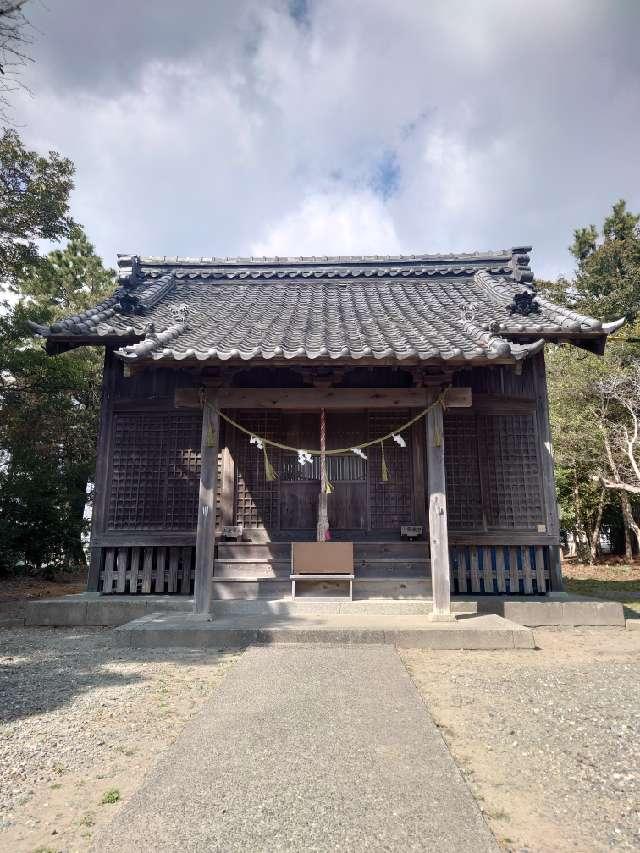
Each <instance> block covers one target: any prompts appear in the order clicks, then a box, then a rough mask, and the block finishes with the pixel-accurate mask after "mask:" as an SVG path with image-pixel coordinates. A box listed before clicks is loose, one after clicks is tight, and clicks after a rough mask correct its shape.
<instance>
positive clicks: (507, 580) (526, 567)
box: [450, 545, 553, 595]
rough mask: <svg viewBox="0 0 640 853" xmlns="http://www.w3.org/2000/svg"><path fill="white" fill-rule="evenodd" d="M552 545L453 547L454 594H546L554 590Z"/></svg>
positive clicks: (452, 582) (451, 549)
mask: <svg viewBox="0 0 640 853" xmlns="http://www.w3.org/2000/svg"><path fill="white" fill-rule="evenodd" d="M551 547H553V546H549V545H453V546H452V547H451V548H450V565H451V592H452V593H454V594H458V595H465V594H467V595H468V594H470V593H471V594H476V593H488V594H493V595H496V594H497V595H501V594H504V595H535V594H537V595H544V594H545V593H546V592H548V591H549V589H550V588H551V584H550V560H551V552H550V548H551Z"/></svg>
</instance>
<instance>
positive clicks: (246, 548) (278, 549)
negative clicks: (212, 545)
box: [218, 542, 291, 561]
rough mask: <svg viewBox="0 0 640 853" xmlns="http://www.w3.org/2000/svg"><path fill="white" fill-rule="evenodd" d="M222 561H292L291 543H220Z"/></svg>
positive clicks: (219, 556) (219, 553)
mask: <svg viewBox="0 0 640 853" xmlns="http://www.w3.org/2000/svg"><path fill="white" fill-rule="evenodd" d="M218 558H219V559H221V560H236V559H242V560H259V561H262V560H291V544H290V543H289V542H265V543H263V544H261V543H255V542H218Z"/></svg>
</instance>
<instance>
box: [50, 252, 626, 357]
mask: <svg viewBox="0 0 640 853" xmlns="http://www.w3.org/2000/svg"><path fill="white" fill-rule="evenodd" d="M528 251H529V249H528V248H527V247H523V248H516V249H512V250H508V251H502V252H486V253H475V254H465V255H416V256H394V257H391V256H385V257H362V256H358V257H339V258H331V257H319V258H290V257H287V258H233V259H231V258H200V259H191V258H138V257H137V256H130V255H127V256H125V255H122V256H120V257H119V266H120V287H119V288H118V289H117V290H116V292H115V293H114V295H113V296H111V297H110V298H109V299H107V300H105V301H104V302H102V303H101V304H100V305H97V306H96V307H95V308H93V309H90V310H88V311H85V312H83V313H82V314H78V315H76V316H74V317H69V318H68V319H66V320H62V321H59V322H57V323H54V324H53V325H52V326H50V327H43V326H39V327H36V331H37V332H38V333H39V334H41V335H43V336H44V337H46V338H47V339H48V341H50V342H52V343H54V342H56V341H57V342H71V343H74V342H75V343H91V342H106V341H107V340H109V342H111V343H112V342H113V341H114V339H116V340H117V339H121V340H122V346H121V347H120V348H119V349H118V350H117V354H118V355H119V356H120V357H121V358H123V359H125V360H127V361H141V360H148V359H153V360H177V361H183V360H197V361H205V360H222V361H226V360H229V359H241V360H249V359H257V360H259V359H282V358H284V359H302V360H304V359H361V358H369V359H371V358H375V359H381V358H391V359H398V360H404V359H408V358H410V359H414V360H416V359H417V360H427V359H429V360H439V359H442V360H446V361H452V362H456V361H460V362H465V361H467V362H468V361H478V360H481V361H483V360H496V359H499V360H501V361H505V360H507V361H514V360H519V359H522V358H524V357H526V356H527V355H528V354H530V353H531V352H533V351H536V350H537V349H539V348H540V347H541V346H542V344H543V342H544V339H545V338H546V339H556V340H557V339H563V340H568V339H574V340H581V339H582V340H584V339H592V340H593V342H595V343H596V344H597V347H596V348H598V347H599V348H601V345H602V344H603V343H604V339H605V338H606V335H607V334H609V333H610V332H611V331H613V329H614V327H615V328H617V326H618V325H619V324H602V323H601V322H600V321H598V320H594V319H592V318H590V317H585V316H582V315H579V314H576V313H575V312H573V311H569V310H568V309H566V308H562V307H559V306H557V305H553V304H552V303H550V302H549V301H548V300H546V299H543V298H542V297H540V296H537V295H536V294H535V291H534V290H533V289H532V284H531V282H532V280H533V275H532V273H531V270H530V269H529V256H528V254H527V253H528Z"/></svg>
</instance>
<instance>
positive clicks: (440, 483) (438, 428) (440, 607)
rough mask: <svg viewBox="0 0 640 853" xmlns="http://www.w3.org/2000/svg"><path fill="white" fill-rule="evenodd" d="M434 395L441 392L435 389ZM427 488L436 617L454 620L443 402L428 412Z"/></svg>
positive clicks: (442, 619) (434, 616)
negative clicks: (452, 612)
mask: <svg viewBox="0 0 640 853" xmlns="http://www.w3.org/2000/svg"><path fill="white" fill-rule="evenodd" d="M430 396H431V397H432V399H435V398H436V396H437V391H436V390H435V389H434V391H433V392H431V395H430ZM426 434H427V484H428V487H427V491H428V500H429V543H430V546H431V578H432V581H433V613H432V615H431V618H432V619H433V620H434V621H451V620H452V619H453V618H455V617H453V616H452V614H451V588H450V587H451V581H450V578H449V537H448V532H447V491H446V480H445V470H444V424H443V418H442V406H434V407H433V408H432V409H431V410H430V411H429V413H428V414H427V426H426Z"/></svg>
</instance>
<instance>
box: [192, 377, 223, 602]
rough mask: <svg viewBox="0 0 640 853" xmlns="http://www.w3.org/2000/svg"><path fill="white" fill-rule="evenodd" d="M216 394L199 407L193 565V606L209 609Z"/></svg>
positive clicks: (217, 433)
mask: <svg viewBox="0 0 640 853" xmlns="http://www.w3.org/2000/svg"><path fill="white" fill-rule="evenodd" d="M216 405H217V399H216V397H215V395H212V394H207V397H206V399H205V402H204V406H203V408H202V443H201V463H200V500H199V503H198V530H197V533H196V567H195V584H194V610H195V612H196V613H208V612H209V608H210V604H211V572H212V568H213V557H214V548H215V534H216V488H217V480H218V445H219V443H220V415H219V414H218V412H217V409H216V408H215V406H216Z"/></svg>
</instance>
